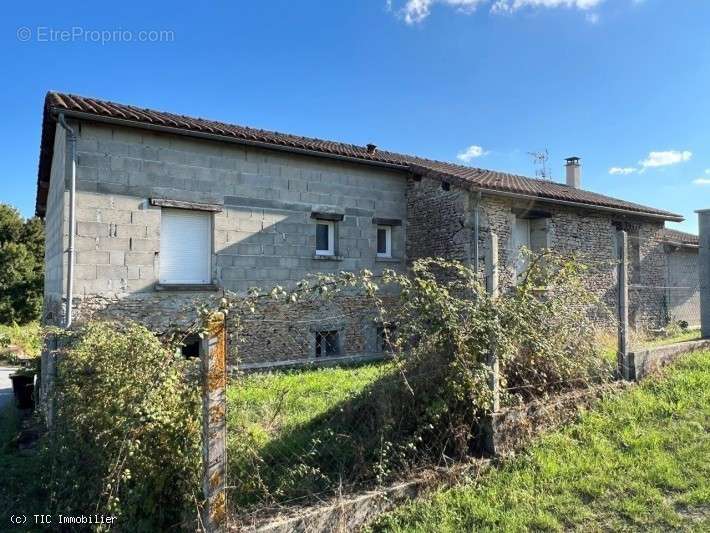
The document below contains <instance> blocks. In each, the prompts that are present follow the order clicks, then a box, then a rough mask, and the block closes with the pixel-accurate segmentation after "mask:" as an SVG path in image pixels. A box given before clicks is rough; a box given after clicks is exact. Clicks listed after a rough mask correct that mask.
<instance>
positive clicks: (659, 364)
mask: <svg viewBox="0 0 710 533" xmlns="http://www.w3.org/2000/svg"><path fill="white" fill-rule="evenodd" d="M707 349H710V339H701V340H697V341H687V342H679V343H676V344H669V345H668V346H657V347H654V348H647V349H645V350H637V351H635V352H632V353H629V365H630V368H631V376H632V378H633V379H635V380H636V381H639V380H641V379H643V378H645V377H646V376H648V375H650V374H653V373H655V372H658V371H659V370H660V369H662V368H663V367H665V366H667V365H669V364H671V363H672V362H673V361H675V360H676V359H678V358H679V357H680V356H681V355H683V354H686V353H690V352H696V351H698V350H707Z"/></svg>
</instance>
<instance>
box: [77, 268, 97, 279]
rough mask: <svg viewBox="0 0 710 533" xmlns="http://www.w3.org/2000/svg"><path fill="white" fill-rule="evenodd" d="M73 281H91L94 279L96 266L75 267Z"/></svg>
mask: <svg viewBox="0 0 710 533" xmlns="http://www.w3.org/2000/svg"><path fill="white" fill-rule="evenodd" d="M74 276H75V278H74V279H82V280H92V279H96V265H75V266H74Z"/></svg>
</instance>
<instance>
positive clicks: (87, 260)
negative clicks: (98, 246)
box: [76, 251, 110, 265]
mask: <svg viewBox="0 0 710 533" xmlns="http://www.w3.org/2000/svg"><path fill="white" fill-rule="evenodd" d="M109 262H110V256H109V252H97V251H83V252H77V253H76V264H77V265H108V264H109Z"/></svg>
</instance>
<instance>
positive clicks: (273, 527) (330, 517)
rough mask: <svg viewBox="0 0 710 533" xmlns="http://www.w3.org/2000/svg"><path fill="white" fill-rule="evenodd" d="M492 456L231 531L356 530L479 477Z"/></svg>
mask: <svg viewBox="0 0 710 533" xmlns="http://www.w3.org/2000/svg"><path fill="white" fill-rule="evenodd" d="M490 463H491V462H490V460H489V459H477V460H474V461H472V462H470V463H466V464H462V465H458V466H456V467H454V468H448V469H436V470H429V471H426V472H423V473H421V474H420V475H419V476H418V477H416V478H415V479H412V480H410V481H406V482H400V483H396V484H394V485H390V486H388V487H383V488H380V489H377V490H371V491H367V492H363V493H360V494H355V495H347V496H341V497H338V498H334V499H333V500H331V501H329V502H326V503H324V504H321V505H316V506H313V507H309V508H307V509H305V510H300V511H295V512H293V513H288V514H284V515H281V516H272V517H261V518H259V517H254V519H253V521H252V523H249V524H247V523H243V522H242V523H240V524H239V525H235V526H233V527H232V528H231V531H251V532H255V533H294V532H298V533H306V532H311V531H318V532H324V531H327V532H340V531H342V532H346V531H356V530H358V529H359V528H361V527H362V526H364V525H365V524H367V523H368V522H370V521H371V520H372V519H374V518H375V517H376V516H378V515H379V514H381V513H384V512H386V511H389V510H391V509H393V508H395V507H396V506H398V505H401V504H403V503H406V502H407V501H409V500H412V499H414V498H417V497H420V496H423V495H425V494H426V493H427V492H429V491H430V490H432V489H440V488H444V487H447V486H451V485H453V484H455V483H457V482H459V481H461V480H462V479H464V478H466V477H476V476H478V475H480V474H481V473H482V472H484V471H485V470H487V469H488V468H489V466H490Z"/></svg>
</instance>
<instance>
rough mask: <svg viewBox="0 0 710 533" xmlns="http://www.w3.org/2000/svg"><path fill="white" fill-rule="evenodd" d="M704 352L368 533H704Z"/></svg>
mask: <svg viewBox="0 0 710 533" xmlns="http://www.w3.org/2000/svg"><path fill="white" fill-rule="evenodd" d="M709 457H710V352H704V353H699V354H693V355H690V356H687V357H686V358H685V359H684V360H682V361H681V362H679V363H678V364H676V365H675V366H674V367H672V368H671V369H669V370H668V371H667V372H666V373H665V374H664V375H662V376H658V377H654V378H651V379H649V380H648V381H646V382H644V383H642V384H641V385H640V386H639V387H636V388H634V389H631V390H630V391H627V392H625V393H623V394H621V395H618V396H615V397H612V398H609V399H607V400H605V401H603V402H602V403H601V404H600V405H599V406H598V407H597V408H596V409H594V410H593V411H590V412H588V413H586V414H584V415H582V417H581V418H580V420H579V421H578V423H576V424H574V425H572V426H570V427H568V428H566V429H564V430H561V431H558V432H554V433H551V434H548V435H546V436H543V437H541V438H540V439H538V440H537V442H536V443H535V444H533V445H532V446H531V448H530V449H529V450H528V451H527V452H526V453H525V454H524V455H522V456H519V457H518V458H517V459H514V460H511V461H510V462H508V463H506V464H504V465H503V466H502V467H500V468H498V469H496V470H493V471H491V472H489V473H488V474H486V475H484V476H483V477H482V478H481V479H480V480H478V481H471V482H470V483H468V484H465V485H462V486H459V487H456V488H453V489H449V490H443V491H440V492H437V493H435V494H433V495H432V496H431V497H429V498H427V499H424V500H420V501H416V502H413V503H411V504H409V505H406V506H404V507H402V508H400V509H398V510H395V511H393V512H392V513H389V514H386V515H383V516H381V517H380V518H379V519H378V520H377V521H376V523H375V524H374V525H373V526H372V530H373V531H377V532H380V531H393V532H400V531H401V532H404V531H406V532H412V531H414V532H416V531H422V532H424V531H439V532H447V531H451V532H453V531H528V530H549V531H562V530H577V531H670V530H687V531H708V530H710V461H709V460H708V458H709Z"/></svg>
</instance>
